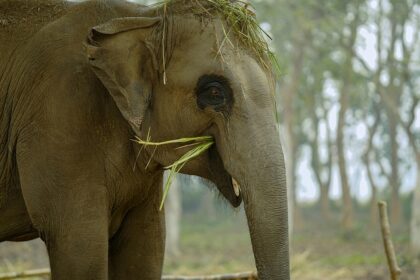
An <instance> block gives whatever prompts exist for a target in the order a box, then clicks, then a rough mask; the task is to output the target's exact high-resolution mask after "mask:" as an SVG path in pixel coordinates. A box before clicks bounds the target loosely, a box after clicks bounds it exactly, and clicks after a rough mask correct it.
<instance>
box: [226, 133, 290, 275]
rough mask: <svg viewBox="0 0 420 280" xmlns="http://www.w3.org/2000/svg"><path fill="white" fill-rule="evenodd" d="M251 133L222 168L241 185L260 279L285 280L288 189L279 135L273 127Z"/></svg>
mask: <svg viewBox="0 0 420 280" xmlns="http://www.w3.org/2000/svg"><path fill="white" fill-rule="evenodd" d="M264 127H265V128H266V129H264ZM252 132H253V133H252V134H249V135H253V136H251V137H248V138H247V141H235V142H236V143H235V147H234V150H236V152H234V153H235V154H233V155H231V156H230V157H229V159H227V162H226V163H225V164H226V167H227V169H228V170H229V171H230V172H231V174H232V175H233V176H234V178H235V179H236V180H237V181H238V182H239V184H240V185H241V186H240V188H241V194H242V197H243V201H244V204H245V212H246V216H247V220H248V227H249V231H250V235H251V242H252V248H253V252H254V257H255V261H256V265H257V270H258V276H259V279H261V280H288V279H290V271H289V241H288V215H287V188H286V176H285V165H284V158H283V152H282V149H281V145H280V139H279V134H278V130H277V128H276V127H275V126H273V125H268V126H258V128H257V129H255V130H253V131H252ZM239 139H246V138H239Z"/></svg>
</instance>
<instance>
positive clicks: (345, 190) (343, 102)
mask: <svg viewBox="0 0 420 280" xmlns="http://www.w3.org/2000/svg"><path fill="white" fill-rule="evenodd" d="M347 87H348V84H347V85H346V84H344V85H343V87H342V91H341V95H340V111H339V114H338V126H337V156H338V168H339V171H340V179H341V191H342V196H343V199H342V201H343V209H342V218H341V225H342V227H343V229H344V230H350V229H351V228H352V227H353V207H352V201H351V195H350V186H349V181H348V176H347V164H346V158H345V151H344V127H345V115H346V111H347V107H348V96H347V95H348V90H347Z"/></svg>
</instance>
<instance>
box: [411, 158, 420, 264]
mask: <svg viewBox="0 0 420 280" xmlns="http://www.w3.org/2000/svg"><path fill="white" fill-rule="evenodd" d="M416 174H417V175H416V188H415V189H414V197H413V203H412V206H411V207H412V210H411V224H410V226H411V236H410V247H411V251H412V252H413V255H414V256H416V257H417V258H419V259H420V155H419V154H418V155H417V173H416Z"/></svg>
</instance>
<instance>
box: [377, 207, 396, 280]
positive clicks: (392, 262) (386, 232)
mask: <svg viewBox="0 0 420 280" xmlns="http://www.w3.org/2000/svg"><path fill="white" fill-rule="evenodd" d="M378 208H379V217H380V224H381V231H382V239H383V242H384V249H385V254H386V259H387V261H388V268H389V273H390V274H391V280H399V279H400V276H401V269H400V268H399V267H398V262H397V258H396V256H395V250H394V245H393V244H392V236H391V229H390V226H389V220H388V214H387V205H386V202H385V201H379V202H378Z"/></svg>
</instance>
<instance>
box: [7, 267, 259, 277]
mask: <svg viewBox="0 0 420 280" xmlns="http://www.w3.org/2000/svg"><path fill="white" fill-rule="evenodd" d="M43 276H50V270H49V269H48V268H43V269H33V270H27V271H22V272H8V273H3V274H0V280H10V279H19V278H30V277H43ZM162 280H258V277H257V274H256V273H254V272H243V273H233V274H220V275H212V276H163V277H162Z"/></svg>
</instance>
